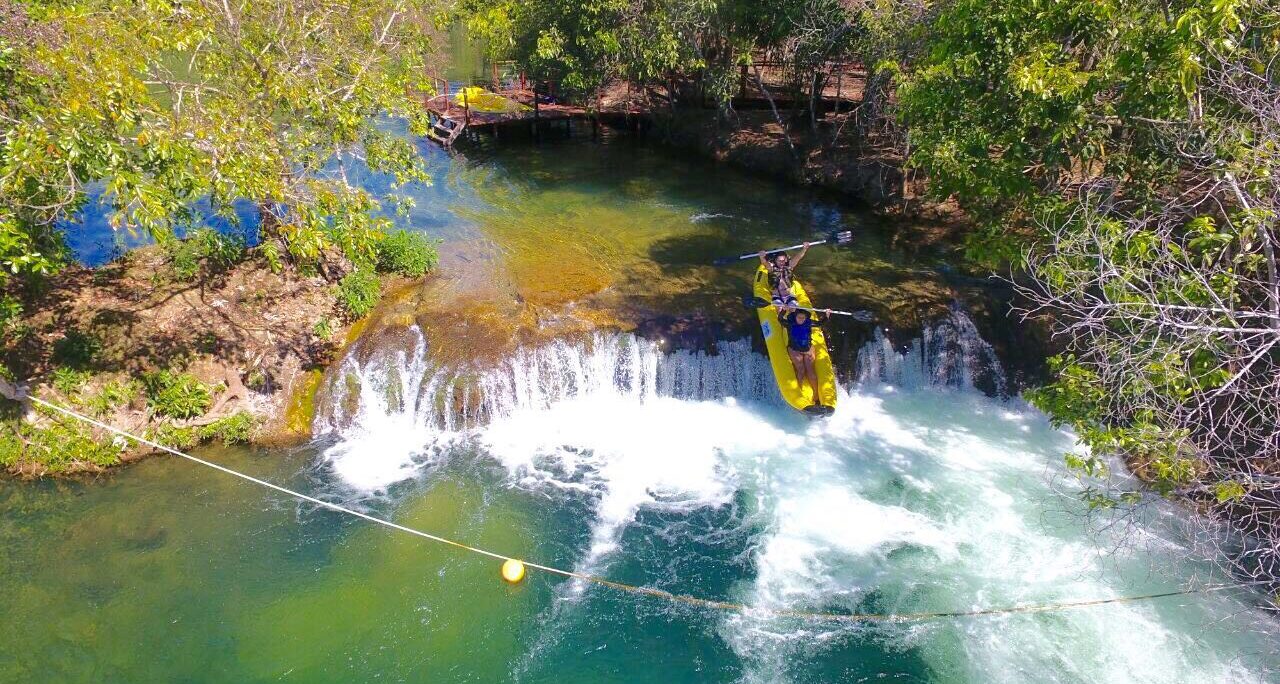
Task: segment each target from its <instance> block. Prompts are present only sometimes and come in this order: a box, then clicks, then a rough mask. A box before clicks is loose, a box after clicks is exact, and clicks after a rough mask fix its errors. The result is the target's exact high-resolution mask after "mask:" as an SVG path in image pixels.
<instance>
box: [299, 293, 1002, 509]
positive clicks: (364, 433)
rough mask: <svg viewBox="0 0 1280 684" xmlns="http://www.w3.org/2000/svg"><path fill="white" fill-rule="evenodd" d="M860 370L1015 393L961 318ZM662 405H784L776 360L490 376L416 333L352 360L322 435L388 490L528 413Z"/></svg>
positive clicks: (625, 362)
mask: <svg viewBox="0 0 1280 684" xmlns="http://www.w3.org/2000/svg"><path fill="white" fill-rule="evenodd" d="M364 345H376V346H373V347H370V348H365V346H364ZM837 365H840V364H839V363H837ZM857 368H858V369H859V370H858V375H857V378H858V380H859V382H861V383H862V384H864V385H874V384H883V385H890V386H895V387H905V388H923V387H931V386H940V387H953V388H961V389H967V388H972V387H974V386H975V382H979V381H980V382H985V383H989V384H990V385H991V386H993V387H994V388H995V393H996V394H1002V393H1003V391H1004V388H1005V378H1004V371H1003V369H1002V368H1001V367H1000V363H999V361H998V360H997V359H996V356H995V352H994V351H993V350H992V348H991V346H990V345H988V344H987V343H986V342H985V341H984V340H983V339H982V338H981V336H980V335H979V334H978V331H977V328H976V327H975V326H974V324H973V321H972V320H970V319H969V317H968V316H966V315H965V313H964V312H963V311H962V310H960V309H959V308H958V307H956V308H953V309H952V310H951V312H950V313H949V314H948V315H947V316H946V317H945V318H943V319H941V320H939V321H937V322H935V323H933V324H931V325H929V326H927V327H926V328H925V329H924V330H923V333H922V336H921V337H919V338H917V339H915V340H913V341H912V342H911V343H910V344H909V345H907V347H906V348H905V350H904V351H899V350H898V349H896V348H895V347H894V346H893V344H892V343H891V342H890V341H889V339H888V338H887V337H885V335H884V334H883V333H882V332H881V331H879V330H877V331H876V333H875V337H874V339H872V340H871V341H870V342H869V343H867V345H865V346H864V347H863V348H862V350H861V351H859V353H858V364H857ZM659 398H670V399H680V400H687V401H716V400H721V399H729V398H732V399H735V400H740V401H746V402H751V403H757V404H778V405H781V402H782V400H781V397H780V396H779V394H778V391H777V385H776V384H775V382H774V379H773V371H772V369H771V368H770V366H769V362H768V359H766V358H765V357H764V356H763V355H762V354H759V353H757V352H755V351H753V350H752V347H751V340H750V339H740V340H733V341H723V342H719V343H717V344H716V347H715V349H714V350H713V351H711V352H709V353H708V352H704V351H690V350H676V351H671V352H667V351H664V350H663V349H662V347H661V344H660V343H657V342H653V341H650V340H645V339H642V338H639V337H636V336H634V335H630V334H619V333H597V334H595V335H592V336H590V337H587V338H585V339H582V340H572V341H571V340H558V341H555V342H551V343H549V344H545V345H541V346H537V347H529V348H522V349H519V350H517V351H516V352H515V353H513V354H512V355H511V356H509V357H507V358H506V359H504V360H502V361H500V362H498V363H497V364H494V365H491V366H487V367H481V366H464V367H459V368H450V367H443V366H440V365H439V364H436V363H434V362H433V361H432V360H431V354H430V349H429V341H428V340H427V339H426V336H425V335H424V334H423V332H422V331H421V330H420V329H419V328H417V327H416V326H413V327H409V328H406V329H403V330H401V331H398V332H397V333H393V334H391V335H389V336H380V337H378V338H370V339H367V340H362V341H361V343H360V344H357V345H356V347H355V348H354V349H352V350H351V352H350V353H349V354H348V355H347V356H346V358H344V359H343V361H342V363H341V364H339V366H338V367H337V368H336V369H335V370H334V371H332V372H331V373H330V376H329V378H328V379H327V382H326V383H325V385H324V386H323V387H322V390H321V394H320V396H319V397H318V399H317V411H316V417H315V423H314V424H313V432H314V433H315V434H316V435H318V436H323V435H330V436H334V437H336V438H338V441H337V443H336V444H335V445H334V446H332V447H330V448H329V449H328V451H326V457H327V458H328V460H329V461H330V462H331V463H332V464H333V465H334V467H335V469H336V470H337V471H339V473H338V474H339V475H340V476H341V477H342V478H343V479H344V480H346V481H347V482H349V483H350V484H353V485H355V486H358V487H361V488H378V487H381V486H385V485H386V484H389V483H391V482H395V481H398V480H400V479H404V478H406V477H410V476H411V475H412V472H413V470H414V468H415V466H416V464H417V463H419V462H421V461H423V460H429V459H430V458H432V456H433V454H434V453H435V452H436V451H437V450H438V447H439V446H440V445H441V444H442V443H444V442H447V441H448V440H450V439H452V438H455V437H460V436H463V435H465V434H466V433H468V432H469V431H474V430H476V429H479V428H482V427H484V426H486V425H489V424H491V423H493V422H494V421H498V420H503V419H506V418H510V417H511V416H513V415H515V414H518V413H528V412H531V411H540V410H545V409H548V408H551V407H553V406H555V405H557V404H560V403H563V402H567V401H573V400H580V399H589V400H592V401H608V402H617V401H623V402H626V404H627V405H628V406H633V407H634V406H642V405H645V404H646V403H649V402H652V401H654V400H655V399H659Z"/></svg>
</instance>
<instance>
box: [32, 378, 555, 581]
mask: <svg viewBox="0 0 1280 684" xmlns="http://www.w3.org/2000/svg"><path fill="white" fill-rule="evenodd" d="M30 399H31V401H33V402H35V403H37V404H40V405H41V406H44V407H47V408H50V409H53V410H54V411H57V412H59V413H62V414H65V415H68V416H70V417H72V418H75V419H77V420H81V421H84V422H86V423H89V424H90V425H94V426H96V427H99V428H102V429H103V430H106V431H108V432H111V433H114V434H116V435H119V436H121V437H124V438H126V439H131V440H133V441H135V442H137V443H139V444H145V445H147V446H149V447H151V448H153V449H159V450H160V451H164V452H166V453H170V454H173V455H174V456H179V457H181V458H185V459H187V460H188V461H191V462H193V463H199V464H200V465H202V466H205V467H208V468H213V469H214V470H217V471H220V472H223V473H226V474H228V475H231V476H233V477H238V478H240V479H242V480H246V481H248V482H252V483H254V484H256V485H261V486H263V487H266V488H268V489H274V490H275V491H277V492H280V493H281V494H287V495H289V496H292V497H294V498H297V499H301V500H303V501H307V502H309V503H313V504H315V505H317V506H322V507H324V508H327V509H329V510H331V511H336V512H338V513H346V514H347V515H353V516H355V517H357V518H362V519H364V520H368V521H369V522H371V523H376V524H378V525H382V526H384V527H390V528H391V529H393V530H400V531H401V532H408V533H409V534H412V535H415V536H418V537H422V538H424V539H430V540H431V541H437V542H441V543H443V544H449V545H452V546H457V547H460V548H465V549H469V550H471V551H475V552H476V553H482V554H484V555H486V556H489V557H490V558H496V559H498V560H506V559H507V558H509V556H503V555H501V554H497V553H494V552H492V551H486V550H484V549H477V548H473V547H470V546H467V545H466V544H459V543H458V542H455V541H453V540H452V539H445V538H444V537H438V536H436V535H434V534H429V533H427V532H423V531H421V530H415V529H413V528H412V527H405V526H404V525H398V524H396V523H393V522H391V521H390V520H383V519H382V518H378V517H375V516H372V515H369V514H368V513H361V512H360V511H357V510H354V509H351V508H347V507H346V506H341V505H339V504H335V503H331V502H328V501H325V500H323V499H317V498H315V497H314V496H308V495H306V494H303V493H302V492H297V491H294V490H292V489H289V488H288V487H281V486H280V485H278V484H272V483H270V482H267V481H266V480H260V479H258V478H256V477H254V476H252V475H246V474H244V473H242V472H239V471H236V470H232V469H230V468H228V467H226V466H221V465H218V464H217V463H214V462H212V461H206V460H204V459H203V458H197V457H195V456H192V455H191V454H184V453H182V452H181V451H178V450H177V449H173V448H170V447H167V446H165V445H163V444H157V443H156V442H153V441H151V440H149V439H145V438H143V437H139V436H137V435H134V434H130V433H128V432H125V431H124V430H121V429H119V428H115V427H112V426H111V425H108V424H106V423H103V422H101V421H98V420H94V419H93V418H90V417H88V416H86V415H83V414H80V413H76V412H75V411H72V410H71V409H67V408H63V407H61V406H58V405H57V404H51V403H49V402H47V401H45V400H43V399H41V398H39V397H34V396H33V397H30ZM526 565H533V564H532V563H526ZM534 567H538V568H539V569H543V570H546V569H548V568H542V567H541V566H537V565H534Z"/></svg>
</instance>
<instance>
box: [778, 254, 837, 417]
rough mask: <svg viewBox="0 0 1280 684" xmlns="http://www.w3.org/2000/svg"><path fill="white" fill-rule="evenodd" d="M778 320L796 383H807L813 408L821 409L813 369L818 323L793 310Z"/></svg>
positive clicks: (820, 398) (812, 318) (813, 317)
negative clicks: (785, 328) (816, 326)
mask: <svg viewBox="0 0 1280 684" xmlns="http://www.w3.org/2000/svg"><path fill="white" fill-rule="evenodd" d="M797 261H799V260H798V259H797ZM821 311H822V312H823V313H826V314H828V315H829V314H830V313H831V309H821ZM815 313H817V312H816V311H815ZM779 318H780V319H781V320H782V322H783V323H784V324H785V325H786V326H787V355H788V356H790V357H791V366H792V367H793V368H795V371H796V382H800V383H803V382H808V383H809V387H810V389H812V390H813V406H814V407H817V408H822V395H821V394H820V393H819V392H818V371H817V370H815V369H814V367H813V362H814V351H813V326H814V325H815V324H817V323H818V319H817V318H816V317H815V316H813V315H810V313H809V312H808V311H806V310H804V309H793V310H791V311H789V312H788V313H785V314H782V315H780V316H779Z"/></svg>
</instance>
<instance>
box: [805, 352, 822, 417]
mask: <svg viewBox="0 0 1280 684" xmlns="http://www.w3.org/2000/svg"><path fill="white" fill-rule="evenodd" d="M804 374H805V376H806V377H807V378H808V380H809V387H812V388H813V403H814V404H821V403H822V395H821V394H820V393H819V392H818V371H817V369H816V368H814V367H813V352H812V351H809V352H807V353H805V355H804Z"/></svg>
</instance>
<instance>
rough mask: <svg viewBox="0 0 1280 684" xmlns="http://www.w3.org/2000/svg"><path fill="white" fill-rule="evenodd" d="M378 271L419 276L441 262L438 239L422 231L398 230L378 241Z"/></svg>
mask: <svg viewBox="0 0 1280 684" xmlns="http://www.w3.org/2000/svg"><path fill="white" fill-rule="evenodd" d="M376 249H377V253H378V264H377V266H378V271H379V272H380V273H398V274H400V275H402V276H408V277H410V278H417V277H419V276H422V275H425V274H426V273H427V272H428V271H431V270H432V269H434V268H435V267H436V265H437V264H438V263H440V254H439V252H437V251H436V241H435V240H432V239H431V238H428V237H427V236H426V235H423V234H422V233H411V232H409V231H407V230H397V231H396V232H394V233H391V234H389V235H387V236H385V237H383V238H382V239H381V240H379V241H378V244H377V246H376Z"/></svg>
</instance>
